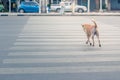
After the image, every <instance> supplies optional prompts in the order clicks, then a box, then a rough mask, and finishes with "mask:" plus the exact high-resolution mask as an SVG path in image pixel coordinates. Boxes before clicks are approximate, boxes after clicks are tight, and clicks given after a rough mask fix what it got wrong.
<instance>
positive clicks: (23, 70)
mask: <svg viewBox="0 0 120 80" xmlns="http://www.w3.org/2000/svg"><path fill="white" fill-rule="evenodd" d="M28 23H29V24H28ZM39 24H41V25H39ZM60 24H61V25H60ZM71 24H75V26H73V25H71ZM99 24H101V25H100V26H101V27H99V29H100V32H101V33H100V40H101V44H102V47H99V46H98V43H97V41H96V44H95V46H94V47H93V46H92V47H91V46H89V45H86V44H85V41H86V35H85V33H84V31H83V29H82V27H81V26H80V25H79V23H78V22H71V23H70V22H56V23H54V24H53V23H51V22H43V23H42V22H41V23H39V21H38V22H36V21H33V23H32V24H31V23H30V21H28V22H27V24H26V25H25V26H24V29H23V30H22V31H21V33H20V34H19V35H18V38H17V39H16V41H15V43H14V44H13V46H12V47H11V48H10V49H9V50H10V53H8V55H7V57H6V58H4V59H3V60H2V63H3V64H4V65H14V67H7V68H2V67H0V74H14V75H16V74H68V73H94V72H98V73H101V72H120V64H119V62H120V47H119V46H120V42H119V41H120V37H119V34H117V33H118V32H119V30H120V29H118V28H115V27H113V26H111V25H106V24H103V23H100V22H99ZM53 25H54V27H53ZM108 26H109V28H107V27H108ZM106 30H108V31H106ZM42 56H44V57H42ZM51 56H52V57H51ZM116 62H118V63H116ZM67 63H70V64H69V65H68V66H66V65H67ZM74 63H77V64H81V65H77V66H75V65H72V64H74ZM83 63H84V64H86V63H89V64H90V63H94V65H92V66H91V65H89V64H88V65H86V66H85V65H83ZM96 63H104V64H105V63H106V64H107V63H110V64H109V65H96ZM114 63H116V65H113V64H114ZM24 64H25V65H28V64H31V65H34V64H40V65H42V64H46V65H47V66H46V67H44V66H42V67H40V66H36V65H35V66H34V67H31V66H27V67H26V66H23V65H24ZM49 64H54V65H52V67H51V66H49ZM55 64H59V66H56V65H55ZM61 64H64V65H61ZM16 65H21V66H22V67H19V66H16Z"/></svg>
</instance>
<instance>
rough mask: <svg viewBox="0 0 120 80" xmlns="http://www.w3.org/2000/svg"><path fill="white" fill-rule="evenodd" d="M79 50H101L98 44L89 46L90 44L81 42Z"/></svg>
mask: <svg viewBox="0 0 120 80" xmlns="http://www.w3.org/2000/svg"><path fill="white" fill-rule="evenodd" d="M81 46H82V47H81V51H86V52H87V51H101V50H102V48H100V47H99V46H90V45H86V44H82V45H81Z"/></svg>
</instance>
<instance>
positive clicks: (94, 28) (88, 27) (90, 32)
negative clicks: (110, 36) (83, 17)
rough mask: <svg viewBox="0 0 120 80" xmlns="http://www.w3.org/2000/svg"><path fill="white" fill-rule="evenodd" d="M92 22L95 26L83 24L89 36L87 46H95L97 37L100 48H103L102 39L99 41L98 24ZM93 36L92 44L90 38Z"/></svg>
mask: <svg viewBox="0 0 120 80" xmlns="http://www.w3.org/2000/svg"><path fill="white" fill-rule="evenodd" d="M92 22H93V23H94V25H92V24H82V27H83V29H84V31H85V33H86V35H87V39H88V40H87V41H86V44H88V42H89V43H90V45H93V46H94V44H95V41H94V36H95V35H96V37H97V39H98V43H99V47H101V44H100V39H99V32H98V30H97V24H96V22H95V21H94V20H93V19H92ZM91 36H92V41H93V44H92V43H91V42H90V37H91Z"/></svg>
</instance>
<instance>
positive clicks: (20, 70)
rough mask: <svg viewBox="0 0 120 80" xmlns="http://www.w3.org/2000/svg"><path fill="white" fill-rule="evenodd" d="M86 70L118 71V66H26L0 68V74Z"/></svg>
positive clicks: (55, 72)
mask: <svg viewBox="0 0 120 80" xmlns="http://www.w3.org/2000/svg"><path fill="white" fill-rule="evenodd" d="M88 72H120V66H119V65H118V66H77V67H75V66H64V67H28V68H0V74H53V73H54V74H60V73H66V74H67V73H88Z"/></svg>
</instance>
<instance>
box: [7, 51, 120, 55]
mask: <svg viewBox="0 0 120 80" xmlns="http://www.w3.org/2000/svg"><path fill="white" fill-rule="evenodd" d="M119 54H120V51H119V50H118V51H116V50H115V51H80V52H79V51H73V52H11V53H9V54H8V56H34V55H36V56H42V55H45V56H49V55H52V56H53V55H59V56H60V55H73V56H74V55H76V56H80V55H81V56H82V55H85V56H87V55H89V56H90V55H98V56H99V55H108V56H109V55H119Z"/></svg>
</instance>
